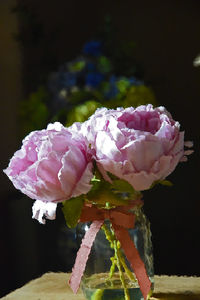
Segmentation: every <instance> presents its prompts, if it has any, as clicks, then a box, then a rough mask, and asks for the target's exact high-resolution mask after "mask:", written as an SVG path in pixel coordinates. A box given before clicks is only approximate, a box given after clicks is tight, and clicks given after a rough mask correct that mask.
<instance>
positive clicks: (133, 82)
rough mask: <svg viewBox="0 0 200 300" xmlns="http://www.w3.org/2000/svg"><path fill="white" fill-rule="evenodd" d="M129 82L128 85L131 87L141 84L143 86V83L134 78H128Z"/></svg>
mask: <svg viewBox="0 0 200 300" xmlns="http://www.w3.org/2000/svg"><path fill="white" fill-rule="evenodd" d="M129 82H130V84H131V85H132V84H133V85H142V84H144V82H143V81H141V80H138V79H137V78H135V77H130V78H129Z"/></svg>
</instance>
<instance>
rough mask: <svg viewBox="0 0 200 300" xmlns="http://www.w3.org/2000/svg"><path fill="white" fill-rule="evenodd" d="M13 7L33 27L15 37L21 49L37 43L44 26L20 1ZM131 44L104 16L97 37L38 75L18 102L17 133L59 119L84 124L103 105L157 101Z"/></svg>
mask: <svg viewBox="0 0 200 300" xmlns="http://www.w3.org/2000/svg"><path fill="white" fill-rule="evenodd" d="M12 11H13V13H17V14H18V15H19V16H20V18H21V19H22V20H23V24H27V26H29V27H31V28H32V30H31V32H29V35H28V36H26V35H22V34H21V33H20V34H18V35H15V39H16V40H17V41H18V42H19V43H21V44H22V45H23V47H27V45H29V44H31V43H37V42H39V41H40V39H41V38H42V24H40V23H38V22H37V21H36V18H35V16H34V13H33V11H30V7H29V6H27V5H25V3H23V2H22V3H20V4H18V5H16V6H15V7H14V8H13V10H12ZM31 36H32V40H31ZM135 47H136V44H135V42H134V40H124V41H123V42H119V41H118V40H117V37H116V29H115V28H114V25H113V23H112V18H111V16H110V15H106V16H105V18H104V22H102V26H101V28H100V29H99V30H97V33H96V34H95V37H94V38H93V39H91V40H89V41H86V42H85V44H83V47H82V49H80V51H79V53H78V54H77V55H76V57H74V58H73V59H72V60H69V61H63V62H62V64H60V65H58V66H56V67H55V68H54V70H53V71H50V72H48V73H47V72H46V73H45V72H44V73H43V74H40V77H41V80H40V84H39V86H38V87H36V88H35V90H34V91H31V93H30V94H28V95H27V97H26V98H25V99H24V100H22V101H21V103H20V106H19V121H20V124H21V137H23V136H25V135H26V134H28V133H29V132H30V131H32V130H36V129H42V128H45V127H46V124H47V123H48V122H54V121H59V122H61V123H62V124H63V125H66V126H70V125H71V124H72V123H73V122H75V121H79V122H83V121H85V120H86V119H88V117H89V116H90V115H91V114H93V113H94V111H95V110H96V109H97V108H98V107H102V106H105V107H108V108H117V107H120V106H123V107H129V106H134V107H135V106H138V105H141V104H147V103H152V104H153V105H156V104H157V102H156V99H155V95H154V92H153V90H152V88H151V86H150V84H149V83H146V82H144V80H143V74H144V70H143V68H142V66H141V65H139V64H138V63H137V62H136V60H135V59H134V55H133V53H134V48H135ZM46 55H48V52H47V54H46ZM47 60H48V59H47Z"/></svg>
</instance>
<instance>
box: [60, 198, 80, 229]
mask: <svg viewBox="0 0 200 300" xmlns="http://www.w3.org/2000/svg"><path fill="white" fill-rule="evenodd" d="M83 204H84V198H83V196H79V197H75V198H71V199H69V200H66V201H65V202H63V207H62V211H63V214H64V217H65V221H66V223H67V226H68V227H69V228H74V227H76V225H77V223H78V220H79V218H80V215H81V210H82V207H83Z"/></svg>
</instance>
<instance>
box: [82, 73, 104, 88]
mask: <svg viewBox="0 0 200 300" xmlns="http://www.w3.org/2000/svg"><path fill="white" fill-rule="evenodd" d="M103 79H104V75H103V74H102V73H99V72H90V73H88V74H87V75H86V78H85V84H86V86H88V87H92V88H96V87H97V86H98V85H99V84H100V83H101V82H102V81H103Z"/></svg>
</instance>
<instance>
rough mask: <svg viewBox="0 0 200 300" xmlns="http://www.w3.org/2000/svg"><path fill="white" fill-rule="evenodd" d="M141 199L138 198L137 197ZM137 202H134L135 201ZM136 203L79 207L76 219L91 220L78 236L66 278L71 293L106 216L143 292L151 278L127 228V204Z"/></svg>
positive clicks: (132, 218) (129, 222) (129, 223)
mask: <svg viewBox="0 0 200 300" xmlns="http://www.w3.org/2000/svg"><path fill="white" fill-rule="evenodd" d="M140 203H141V201H140ZM136 204H138V202H137V203H136ZM136 204H133V205H131V206H126V207H124V206H121V207H118V208H115V209H109V210H108V209H99V208H97V207H94V206H92V207H87V206H85V207H84V208H83V210H82V213H81V217H80V222H89V221H92V224H91V226H90V228H89V230H88V231H86V234H85V236H84V238H83V240H82V243H81V247H80V249H79V251H78V253H77V257H76V261H75V264H74V268H73V270H72V275H71V278H70V280H69V284H70V286H71V288H72V290H73V292H74V293H76V292H77V291H78V288H79V286H80V282H81V278H82V276H83V273H84V270H85V266H86V263H87V260H88V256H89V254H90V251H91V247H92V244H93V242H94V240H95V237H96V234H97V233H98V231H99V230H100V228H101V226H102V225H103V223H104V220H106V219H108V220H110V222H111V223H112V227H113V229H114V232H115V235H116V237H117V239H118V240H119V241H120V243H121V246H122V248H123V250H124V253H125V255H126V257H127V259H128V261H129V262H130V265H131V267H132V269H133V270H134V273H135V275H136V278H137V280H138V283H139V286H140V290H141V292H142V294H143V296H144V299H146V298H147V295H148V293H149V291H150V288H151V281H150V280H149V277H148V275H147V272H146V269H145V265H144V263H143V261H142V260H141V258H140V255H139V253H138V250H137V249H136V247H135V244H134V242H133V241H132V239H131V237H130V235H129V232H128V230H127V229H129V228H133V227H134V222H135V215H134V214H133V213H130V212H129V211H128V210H129V209H130V207H134V206H135V205H136Z"/></svg>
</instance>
